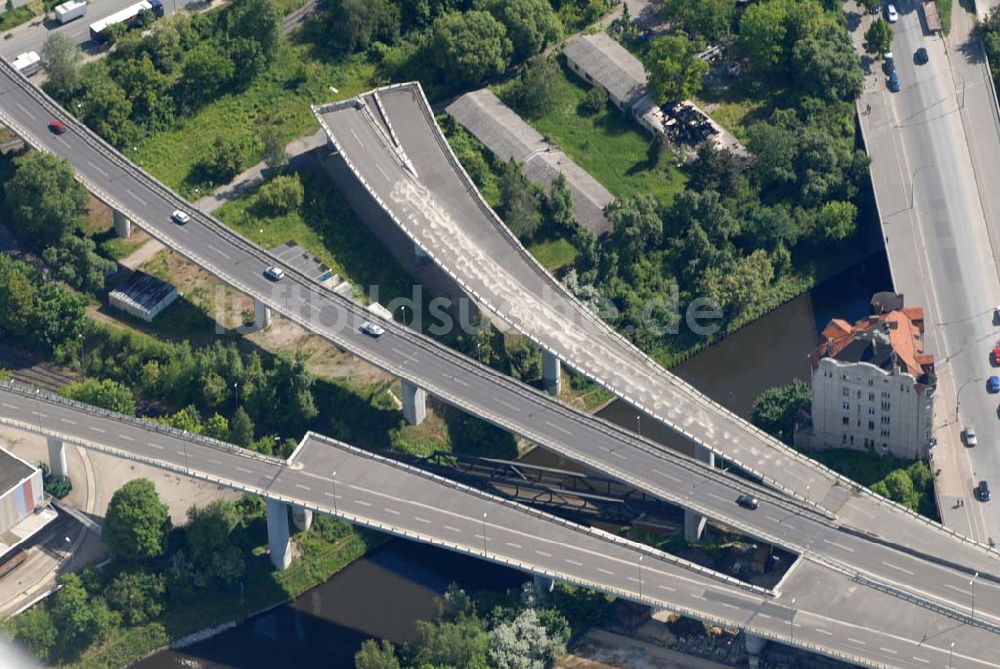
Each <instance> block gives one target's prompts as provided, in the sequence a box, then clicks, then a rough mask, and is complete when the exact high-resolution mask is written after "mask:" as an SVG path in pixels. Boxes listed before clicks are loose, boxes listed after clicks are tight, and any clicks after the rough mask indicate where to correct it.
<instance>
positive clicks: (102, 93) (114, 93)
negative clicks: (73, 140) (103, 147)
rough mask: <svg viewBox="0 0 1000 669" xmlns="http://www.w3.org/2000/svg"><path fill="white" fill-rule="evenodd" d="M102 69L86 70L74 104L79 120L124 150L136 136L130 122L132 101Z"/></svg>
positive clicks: (136, 128)
mask: <svg viewBox="0 0 1000 669" xmlns="http://www.w3.org/2000/svg"><path fill="white" fill-rule="evenodd" d="M103 65H104V64H103V63H100V62H99V63H96V64H95V65H93V66H91V67H89V68H88V69H87V74H86V76H85V77H84V79H85V81H84V85H83V96H82V97H81V98H79V100H78V105H79V110H80V118H81V119H82V120H83V122H84V123H86V124H87V125H88V126H89V127H90V128H91V129H93V130H94V132H96V133H97V134H99V135H100V136H101V137H103V138H104V139H106V140H108V141H109V142H111V143H112V144H114V145H115V146H117V147H119V148H121V147H126V146H128V145H129V144H131V143H133V142H134V141H135V140H136V138H137V137H138V136H139V129H138V127H137V126H136V124H135V122H134V121H133V120H132V101H131V100H129V97H128V94H127V93H126V92H125V89H124V88H122V87H121V86H120V85H119V84H118V83H117V82H116V81H115V80H114V79H112V78H111V76H110V75H109V74H108V72H107V68H106V67H104V66H103Z"/></svg>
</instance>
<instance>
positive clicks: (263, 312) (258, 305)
mask: <svg viewBox="0 0 1000 669" xmlns="http://www.w3.org/2000/svg"><path fill="white" fill-rule="evenodd" d="M270 324H271V307H269V306H267V305H266V304H264V303H263V302H261V301H260V300H258V299H257V298H256V297H255V298H253V325H254V328H255V329H257V330H263V329H265V328H266V327H267V326H269V325H270Z"/></svg>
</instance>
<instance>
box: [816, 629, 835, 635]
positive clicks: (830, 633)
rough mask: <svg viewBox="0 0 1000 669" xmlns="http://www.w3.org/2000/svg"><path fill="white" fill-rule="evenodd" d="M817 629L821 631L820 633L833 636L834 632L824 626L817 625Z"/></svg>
mask: <svg viewBox="0 0 1000 669" xmlns="http://www.w3.org/2000/svg"><path fill="white" fill-rule="evenodd" d="M816 631H817V632H819V633H820V634H825V635H827V636H833V632H827V631H826V630H825V629H823V628H822V627H817V628H816Z"/></svg>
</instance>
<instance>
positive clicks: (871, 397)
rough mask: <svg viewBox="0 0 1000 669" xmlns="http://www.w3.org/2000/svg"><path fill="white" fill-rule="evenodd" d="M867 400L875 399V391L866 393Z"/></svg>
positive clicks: (872, 400)
mask: <svg viewBox="0 0 1000 669" xmlns="http://www.w3.org/2000/svg"><path fill="white" fill-rule="evenodd" d="M868 401H869V402H874V401H875V393H868Z"/></svg>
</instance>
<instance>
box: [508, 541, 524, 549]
mask: <svg viewBox="0 0 1000 669" xmlns="http://www.w3.org/2000/svg"><path fill="white" fill-rule="evenodd" d="M507 545H508V546H510V547H511V548H517V549H520V548H521V544H515V543H514V542H513V541H508V542H507Z"/></svg>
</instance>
